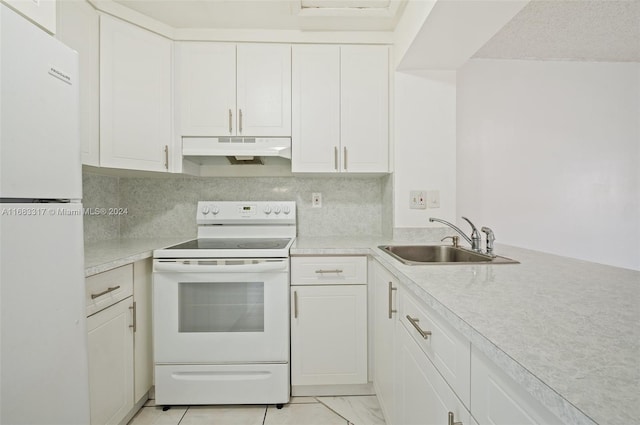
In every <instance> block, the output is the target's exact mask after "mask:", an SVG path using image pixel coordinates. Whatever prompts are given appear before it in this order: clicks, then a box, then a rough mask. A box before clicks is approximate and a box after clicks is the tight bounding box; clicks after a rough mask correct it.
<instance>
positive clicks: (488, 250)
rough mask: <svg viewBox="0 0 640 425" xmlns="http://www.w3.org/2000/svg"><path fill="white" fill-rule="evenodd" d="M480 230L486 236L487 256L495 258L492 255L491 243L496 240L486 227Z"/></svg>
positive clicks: (491, 231)
mask: <svg viewBox="0 0 640 425" xmlns="http://www.w3.org/2000/svg"><path fill="white" fill-rule="evenodd" d="M480 230H482V232H483V233H485V234H486V235H487V254H489V255H491V256H492V257H495V254H494V253H493V241H495V240H496V237H495V236H494V235H493V230H491V229H490V228H488V227H486V226H484V227H482V228H481V229H480Z"/></svg>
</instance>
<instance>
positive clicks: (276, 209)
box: [273, 205, 282, 214]
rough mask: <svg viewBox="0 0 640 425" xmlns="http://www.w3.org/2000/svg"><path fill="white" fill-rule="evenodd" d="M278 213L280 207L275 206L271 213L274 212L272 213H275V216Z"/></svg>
mask: <svg viewBox="0 0 640 425" xmlns="http://www.w3.org/2000/svg"><path fill="white" fill-rule="evenodd" d="M280 211H282V210H281V209H280V205H276V206H275V207H274V208H273V212H274V213H276V214H280Z"/></svg>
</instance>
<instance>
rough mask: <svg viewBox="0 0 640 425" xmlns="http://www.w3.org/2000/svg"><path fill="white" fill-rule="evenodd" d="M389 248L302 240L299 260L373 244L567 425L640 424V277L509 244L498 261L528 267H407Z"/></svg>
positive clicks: (377, 255)
mask: <svg viewBox="0 0 640 425" xmlns="http://www.w3.org/2000/svg"><path fill="white" fill-rule="evenodd" d="M387 242H388V241H387ZM383 243H385V242H382V241H381V240H380V239H378V240H375V239H370V238H365V239H362V240H353V239H352V241H351V243H349V240H348V239H342V238H339V239H336V240H335V241H334V242H332V241H331V239H330V238H323V239H318V240H314V239H310V238H300V239H298V240H297V241H296V243H295V244H294V246H293V247H292V249H291V255H313V254H316V255H321V254H323V255H338V254H343V255H345V254H358V253H365V251H366V246H367V245H368V246H369V248H370V251H369V254H371V255H373V256H374V257H375V258H376V259H378V260H379V261H380V262H381V263H382V264H384V265H385V266H386V267H387V268H388V269H389V270H390V271H391V272H392V273H394V274H395V275H396V276H397V277H398V278H399V280H400V281H401V282H402V283H403V284H404V285H405V286H406V287H407V288H408V289H409V290H410V291H411V292H412V293H414V295H416V296H417V297H418V298H420V299H422V300H423V301H424V302H425V303H426V304H427V305H429V306H430V307H432V308H433V309H434V310H436V311H437V312H438V313H440V314H441V315H442V316H443V317H445V318H446V319H447V320H448V321H449V322H450V323H451V324H452V325H453V326H454V327H456V328H457V329H458V330H459V331H460V332H461V333H462V334H463V335H465V336H466V337H467V338H469V340H470V341H471V342H472V344H474V346H475V347H477V348H478V349H480V350H481V351H482V352H484V353H485V354H486V355H488V356H489V357H490V358H491V359H492V360H493V361H494V362H495V363H496V364H498V365H499V366H500V367H501V368H502V369H504V370H505V372H506V373H507V374H508V375H510V376H511V377H512V378H514V379H515V380H516V382H518V383H520V384H521V385H522V386H523V387H525V388H526V389H527V390H528V391H529V392H530V393H531V394H532V395H534V397H536V398H537V399H538V400H539V401H541V402H542V404H543V405H545V406H546V407H547V408H548V409H549V410H551V411H552V412H554V413H555V414H556V415H557V416H559V417H560V418H561V419H563V420H564V421H565V422H566V423H569V424H593V423H598V424H631V423H640V272H638V271H633V270H627V269H621V268H616V267H610V266H605V265H600V264H595V263H589V262H585V261H580V260H575V259H571V258H566V257H559V256H555V255H550V254H544V253H541V252H536V251H530V250H526V249H521V248H515V247H509V246H504V245H497V246H496V253H497V254H498V255H503V256H506V257H510V258H513V259H515V260H518V261H520V263H521V264H498V265H487V264H481V265H424V266H407V265H404V264H402V263H400V262H399V261H397V260H395V259H393V258H392V257H391V256H389V255H387V254H385V253H384V252H382V251H381V250H380V249H378V248H377V246H378V245H381V244H383ZM394 243H396V244H401V243H400V242H394ZM413 244H415V243H413ZM341 247H344V248H345V249H344V250H343V249H340V248H341Z"/></svg>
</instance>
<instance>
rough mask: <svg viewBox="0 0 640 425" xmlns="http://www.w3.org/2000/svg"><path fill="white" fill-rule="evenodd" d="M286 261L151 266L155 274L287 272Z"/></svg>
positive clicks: (168, 263) (161, 264) (157, 264)
mask: <svg viewBox="0 0 640 425" xmlns="http://www.w3.org/2000/svg"><path fill="white" fill-rule="evenodd" d="M287 266H288V261H287V260H282V261H269V262H264V263H257V264H232V265H230V264H221V265H212V264H185V263H180V262H157V263H156V264H154V266H153V270H154V271H156V272H189V273H261V272H275V271H284V270H287Z"/></svg>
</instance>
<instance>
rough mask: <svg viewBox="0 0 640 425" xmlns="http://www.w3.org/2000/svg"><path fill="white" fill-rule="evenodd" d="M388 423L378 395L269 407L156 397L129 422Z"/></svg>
mask: <svg viewBox="0 0 640 425" xmlns="http://www.w3.org/2000/svg"><path fill="white" fill-rule="evenodd" d="M205 424H207V425H385V423H384V419H383V418H382V412H381V411H380V405H379V404H378V399H377V398H376V397H375V396H349V397H292V399H291V401H290V402H289V404H286V405H285V406H284V407H283V408H282V409H277V408H276V407H275V406H273V405H269V406H264V405H260V406H189V407H185V406H174V407H171V409H169V410H167V411H166V412H163V411H162V408H161V407H156V406H155V405H154V403H153V400H149V402H147V404H146V405H145V406H144V407H143V408H142V409H140V411H139V412H138V413H137V415H136V416H135V417H134V418H133V419H132V420H131V421H130V422H129V425H205Z"/></svg>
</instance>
